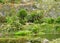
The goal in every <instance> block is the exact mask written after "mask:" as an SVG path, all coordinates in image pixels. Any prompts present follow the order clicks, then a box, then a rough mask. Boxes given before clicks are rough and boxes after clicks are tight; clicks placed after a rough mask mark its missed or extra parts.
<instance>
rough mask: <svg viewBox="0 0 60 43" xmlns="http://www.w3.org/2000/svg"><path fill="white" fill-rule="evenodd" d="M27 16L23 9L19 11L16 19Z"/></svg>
mask: <svg viewBox="0 0 60 43" xmlns="http://www.w3.org/2000/svg"><path fill="white" fill-rule="evenodd" d="M26 16H27V11H26V10H25V9H20V10H19V13H18V17H19V18H21V19H24V18H25V17H26Z"/></svg>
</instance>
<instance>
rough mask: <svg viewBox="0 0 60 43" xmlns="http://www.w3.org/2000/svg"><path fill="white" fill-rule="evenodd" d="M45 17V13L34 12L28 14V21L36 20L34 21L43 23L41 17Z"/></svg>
mask: <svg viewBox="0 0 60 43" xmlns="http://www.w3.org/2000/svg"><path fill="white" fill-rule="evenodd" d="M42 18H43V14H41V13H40V12H39V13H37V12H32V13H31V14H30V15H28V17H27V19H28V20H27V21H28V22H32V23H33V22H34V23H41V22H42V21H41V19H42Z"/></svg>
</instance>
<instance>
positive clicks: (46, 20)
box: [43, 18, 54, 24]
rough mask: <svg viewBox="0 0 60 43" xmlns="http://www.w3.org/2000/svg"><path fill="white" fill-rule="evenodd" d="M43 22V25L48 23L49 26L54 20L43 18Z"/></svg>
mask: <svg viewBox="0 0 60 43" xmlns="http://www.w3.org/2000/svg"><path fill="white" fill-rule="evenodd" d="M43 21H44V22H45V23H49V24H52V23H54V19H53V18H44V19H43Z"/></svg>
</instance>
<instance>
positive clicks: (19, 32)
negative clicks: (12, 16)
mask: <svg viewBox="0 0 60 43" xmlns="http://www.w3.org/2000/svg"><path fill="white" fill-rule="evenodd" d="M31 33H32V32H31V31H18V32H16V33H15V35H17V36H26V35H29V34H31Z"/></svg>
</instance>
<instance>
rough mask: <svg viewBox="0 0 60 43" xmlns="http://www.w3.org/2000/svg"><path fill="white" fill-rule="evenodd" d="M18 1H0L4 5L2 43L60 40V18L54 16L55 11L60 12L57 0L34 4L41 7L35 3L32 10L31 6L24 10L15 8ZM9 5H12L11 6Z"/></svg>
mask: <svg viewBox="0 0 60 43" xmlns="http://www.w3.org/2000/svg"><path fill="white" fill-rule="evenodd" d="M18 1H19V0H10V1H9V0H6V1H4V0H0V4H1V3H3V4H2V5H3V6H2V9H0V11H1V12H0V38H1V39H0V43H28V42H29V43H42V42H41V41H42V40H43V39H48V40H49V41H50V43H54V42H55V41H54V39H57V38H60V16H59V15H58V14H56V15H53V14H55V12H54V11H56V12H57V13H58V12H59V11H60V10H59V8H58V7H59V3H58V4H56V3H55V2H56V0H53V1H50V2H49V1H42V0H41V1H40V0H37V1H34V2H38V3H36V4H38V5H39V4H40V5H41V6H37V5H36V4H35V3H34V4H33V5H34V6H33V5H32V6H33V7H32V6H31V8H30V6H29V5H26V6H27V7H25V6H23V7H22V8H20V7H21V6H20V7H16V6H14V4H15V3H16V4H17V3H18ZM7 2H8V4H7ZM27 2H29V1H27ZM53 2H54V4H53ZM9 3H12V5H11V6H9ZM21 3H23V2H21ZM21 3H19V4H21ZM24 3H26V2H24ZM24 3H23V4H24ZM55 5H56V6H55ZM4 6H6V8H5V7H4ZM12 6H13V7H12ZM28 7H29V8H28ZM35 8H36V9H35ZM56 9H57V10H56ZM51 11H52V12H51ZM51 13H52V14H51ZM59 14H60V13H59ZM7 38H8V39H7ZM57 43H60V42H57Z"/></svg>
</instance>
